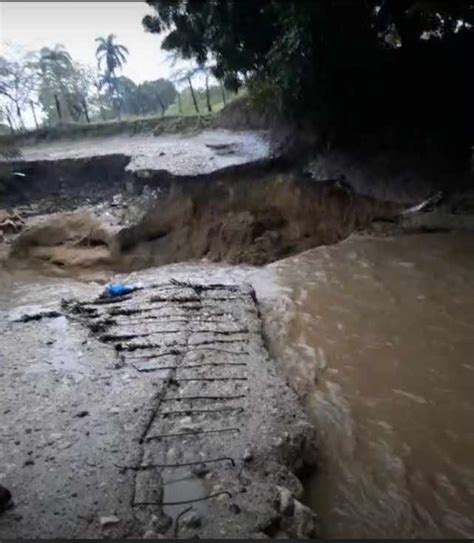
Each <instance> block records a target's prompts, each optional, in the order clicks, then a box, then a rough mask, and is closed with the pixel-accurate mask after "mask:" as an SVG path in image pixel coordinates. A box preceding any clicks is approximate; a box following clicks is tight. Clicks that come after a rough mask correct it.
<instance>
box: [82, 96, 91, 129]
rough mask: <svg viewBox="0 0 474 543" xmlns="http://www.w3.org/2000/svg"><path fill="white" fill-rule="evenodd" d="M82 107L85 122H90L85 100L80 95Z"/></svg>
mask: <svg viewBox="0 0 474 543" xmlns="http://www.w3.org/2000/svg"><path fill="white" fill-rule="evenodd" d="M82 109H83V110H84V115H85V117H86V121H87V124H91V120H90V118H89V109H88V108H87V102H86V99H85V98H84V97H82Z"/></svg>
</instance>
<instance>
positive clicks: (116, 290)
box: [105, 283, 135, 296]
mask: <svg viewBox="0 0 474 543" xmlns="http://www.w3.org/2000/svg"><path fill="white" fill-rule="evenodd" d="M134 290H135V288H134V287H131V286H129V285H124V284H123V283H112V284H111V285H109V286H108V287H107V288H106V289H105V291H106V293H107V294H108V295H109V296H123V295H125V294H130V292H133V291H134Z"/></svg>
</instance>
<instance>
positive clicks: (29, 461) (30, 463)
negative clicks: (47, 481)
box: [23, 458, 35, 466]
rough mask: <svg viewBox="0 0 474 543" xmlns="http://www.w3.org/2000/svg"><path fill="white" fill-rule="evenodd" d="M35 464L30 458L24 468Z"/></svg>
mask: <svg viewBox="0 0 474 543" xmlns="http://www.w3.org/2000/svg"><path fill="white" fill-rule="evenodd" d="M34 463H35V461H34V460H31V458H28V460H25V463H24V464H23V465H24V466H32V465H33V464H34Z"/></svg>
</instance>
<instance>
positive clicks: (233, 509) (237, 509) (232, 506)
mask: <svg viewBox="0 0 474 543" xmlns="http://www.w3.org/2000/svg"><path fill="white" fill-rule="evenodd" d="M229 511H230V512H231V513H234V515H238V514H239V513H240V512H241V511H242V510H241V509H240V507H239V506H238V505H237V504H236V503H231V504H230V505H229Z"/></svg>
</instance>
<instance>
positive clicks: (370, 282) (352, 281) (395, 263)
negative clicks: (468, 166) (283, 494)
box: [265, 234, 474, 538]
mask: <svg viewBox="0 0 474 543" xmlns="http://www.w3.org/2000/svg"><path fill="white" fill-rule="evenodd" d="M269 269H271V270H272V272H273V273H274V274H275V277H276V281H277V284H278V285H279V287H280V291H279V295H278V298H277V299H276V300H275V301H274V303H272V304H268V305H267V310H266V312H265V315H266V328H267V333H268V336H269V338H270V345H271V347H272V350H273V351H274V354H275V355H276V357H277V358H278V360H279V362H280V364H281V365H282V367H283V368H284V369H285V371H286V372H287V373H288V374H289V376H290V381H291V382H292V384H293V386H294V387H295V388H296V389H297V390H298V391H299V392H300V394H301V395H302V396H303V397H304V401H305V404H306V406H307V408H308V411H309V412H310V414H311V415H312V417H313V419H314V420H315V421H316V424H317V428H318V429H319V432H320V436H321V453H322V462H321V469H320V472H319V474H318V475H317V477H315V479H314V480H313V481H311V484H309V485H308V499H309V501H310V502H311V503H312V505H313V506H314V508H315V510H316V511H318V512H319V513H320V515H321V518H322V523H323V535H324V536H326V537H383V536H386V537H416V536H418V537H440V536H442V537H466V538H467V537H469V538H472V537H473V536H474V515H473V513H474V237H473V236H472V235H459V234H430V235H426V234H425V235H417V236H409V237H403V238H397V239H357V238H352V239H349V240H347V241H346V242H344V243H341V244H339V245H335V246H331V247H320V248H318V249H314V250H312V251H308V252H306V253H304V254H302V255H299V256H297V257H293V258H291V259H288V260H285V261H281V262H279V263H275V264H273V265H271V266H270V267H269Z"/></svg>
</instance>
